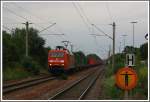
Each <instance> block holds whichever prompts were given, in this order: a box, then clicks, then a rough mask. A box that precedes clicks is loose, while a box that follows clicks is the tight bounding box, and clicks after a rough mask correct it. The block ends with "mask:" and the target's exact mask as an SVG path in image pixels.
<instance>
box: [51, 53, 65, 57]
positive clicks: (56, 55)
mask: <svg viewBox="0 0 150 102" xmlns="http://www.w3.org/2000/svg"><path fill="white" fill-rule="evenodd" d="M49 56H50V57H64V52H50V54H49Z"/></svg>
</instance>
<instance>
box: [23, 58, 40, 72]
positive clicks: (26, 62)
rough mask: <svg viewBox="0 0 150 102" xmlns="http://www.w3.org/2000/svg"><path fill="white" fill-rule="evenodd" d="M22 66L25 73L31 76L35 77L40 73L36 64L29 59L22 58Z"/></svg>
mask: <svg viewBox="0 0 150 102" xmlns="http://www.w3.org/2000/svg"><path fill="white" fill-rule="evenodd" d="M22 65H23V67H24V68H25V69H26V70H27V71H29V72H31V73H33V74H36V75H37V74H39V72H40V65H39V64H38V63H37V62H35V61H33V59H32V58H31V57H24V58H23V61H22Z"/></svg>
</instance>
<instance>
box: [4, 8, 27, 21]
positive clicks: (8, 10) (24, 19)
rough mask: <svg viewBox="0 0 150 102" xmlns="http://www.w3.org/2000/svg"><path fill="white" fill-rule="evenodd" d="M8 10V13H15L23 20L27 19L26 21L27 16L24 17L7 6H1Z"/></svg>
mask: <svg viewBox="0 0 150 102" xmlns="http://www.w3.org/2000/svg"><path fill="white" fill-rule="evenodd" d="M3 7H4V8H5V9H6V10H7V11H8V12H10V13H12V14H14V15H16V16H18V17H20V18H22V19H24V20H27V21H28V19H27V18H25V17H23V16H21V15H18V14H17V13H16V12H14V11H12V10H10V9H9V8H7V7H5V6H3Z"/></svg>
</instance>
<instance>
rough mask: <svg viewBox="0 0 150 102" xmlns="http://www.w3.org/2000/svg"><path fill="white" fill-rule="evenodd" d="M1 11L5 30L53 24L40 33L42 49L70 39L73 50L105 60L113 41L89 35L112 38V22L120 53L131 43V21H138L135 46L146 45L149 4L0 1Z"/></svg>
mask: <svg viewBox="0 0 150 102" xmlns="http://www.w3.org/2000/svg"><path fill="white" fill-rule="evenodd" d="M2 9H3V10H2V11H3V12H2V21H3V24H2V25H3V26H2V27H3V29H4V30H7V31H10V30H12V29H14V28H16V27H18V28H24V27H25V25H23V24H22V23H24V22H26V21H29V22H31V23H32V24H30V25H29V27H33V28H35V29H37V30H39V31H41V30H43V29H44V28H46V27H48V26H50V25H52V24H53V23H56V24H55V25H53V26H52V27H50V28H48V29H46V30H45V31H42V32H41V33H39V36H41V37H42V38H43V39H45V41H46V43H45V46H50V47H51V48H55V46H57V45H63V44H62V43H61V41H64V40H69V41H70V42H71V43H72V44H73V51H79V50H81V51H83V52H84V53H85V54H86V55H87V54H89V53H96V54H97V55H98V56H100V57H101V58H103V59H104V58H107V57H108V51H109V49H112V40H111V39H110V38H108V37H107V36H94V35H91V34H96V35H104V34H103V33H102V32H100V31H99V30H98V29H96V27H97V28H99V29H101V30H102V31H103V32H104V33H106V34H107V35H109V36H111V37H112V36H113V33H112V32H113V30H112V25H111V24H112V23H113V22H115V24H116V30H115V32H116V33H115V37H116V42H115V46H116V47H115V48H116V49H115V52H116V53H118V52H119V49H120V51H122V50H123V48H124V41H125V45H126V46H127V45H128V46H131V45H132V44H133V40H132V39H133V25H132V24H131V23H130V22H132V21H137V23H136V24H135V26H134V29H135V30H134V31H135V41H134V43H135V47H140V45H141V44H143V43H145V42H147V40H146V39H145V37H144V36H145V35H146V34H147V33H148V2H3V7H2ZM91 24H94V25H96V27H94V26H92V25H91ZM47 34H64V35H47ZM123 35H126V37H123ZM68 49H70V46H69V47H68Z"/></svg>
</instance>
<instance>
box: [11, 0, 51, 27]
mask: <svg viewBox="0 0 150 102" xmlns="http://www.w3.org/2000/svg"><path fill="white" fill-rule="evenodd" d="M12 4H13V5H15V6H16V7H18V8H19V9H22V10H24V11H25V12H26V13H28V14H30V15H32V16H33V17H34V18H37V19H38V20H39V21H41V20H43V18H40V17H38V16H36V15H35V14H33V13H32V12H30V11H29V10H27V9H25V8H23V7H21V6H20V5H18V4H16V3H12ZM48 23H51V24H53V23H52V22H51V21H48Z"/></svg>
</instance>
